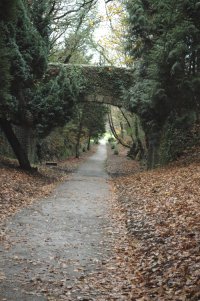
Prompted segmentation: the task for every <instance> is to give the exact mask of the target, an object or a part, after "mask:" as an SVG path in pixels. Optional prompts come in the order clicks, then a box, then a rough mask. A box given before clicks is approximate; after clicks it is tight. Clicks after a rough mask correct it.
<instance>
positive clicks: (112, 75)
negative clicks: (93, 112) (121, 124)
mask: <svg viewBox="0 0 200 301" xmlns="http://www.w3.org/2000/svg"><path fill="white" fill-rule="evenodd" d="M61 68H64V69H65V70H66V71H67V70H69V73H70V71H71V70H72V69H77V70H79V71H80V74H81V76H83V81H84V89H83V91H82V100H83V101H87V102H99V103H105V104H111V105H115V106H123V104H124V102H123V99H122V94H123V93H122V90H123V89H128V88H130V87H131V85H132V84H133V80H134V79H133V70H132V69H128V68H120V67H113V66H92V65H72V64H50V65H49V70H48V73H49V74H50V75H51V76H52V75H53V76H56V75H58V74H59V72H60V70H61Z"/></svg>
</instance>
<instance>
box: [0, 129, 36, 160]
mask: <svg viewBox="0 0 200 301" xmlns="http://www.w3.org/2000/svg"><path fill="white" fill-rule="evenodd" d="M13 130H14V132H15V134H16V136H17V138H18V140H19V141H20V143H21V145H22V147H23V148H24V149H25V151H26V153H27V154H28V157H29V160H30V162H31V163H34V162H35V161H36V159H37V158H36V151H35V150H36V139H35V137H34V133H33V132H32V131H31V130H30V129H28V128H26V129H25V128H22V127H19V126H13ZM0 155H1V156H5V157H8V158H15V154H14V153H13V150H12V148H11V146H10V144H9V142H8V140H7V138H6V137H5V135H4V133H3V132H2V131H1V130H0Z"/></svg>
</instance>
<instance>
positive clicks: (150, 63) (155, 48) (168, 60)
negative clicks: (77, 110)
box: [125, 0, 200, 167]
mask: <svg viewBox="0 0 200 301" xmlns="http://www.w3.org/2000/svg"><path fill="white" fill-rule="evenodd" d="M127 10H128V14H129V18H128V22H129V24H130V27H129V28H130V29H129V38H128V46H129V49H130V53H131V55H132V56H134V58H135V63H134V66H135V71H134V74H135V83H134V85H133V86H132V88H131V89H130V90H129V91H128V92H126V93H125V95H126V97H127V101H128V103H129V106H130V108H131V110H132V111H133V112H135V113H137V115H138V116H139V117H140V119H141V122H142V126H143V129H144V131H145V134H146V138H147V145H148V153H147V157H148V167H154V166H156V165H158V164H163V163H167V162H168V161H170V160H172V159H174V158H176V157H177V155H178V153H179V152H180V151H181V150H183V149H184V148H185V142H186V141H184V140H185V139H183V141H182V142H180V140H179V142H178V143H176V144H175V143H174V142H175V140H177V139H178V138H180V135H181V136H182V138H183V137H184V136H185V135H188V133H189V131H190V130H191V129H192V127H193V126H194V124H195V122H199V120H198V116H199V115H198V114H199V88H200V22H199V19H200V6H199V2H198V1H197V0H192V1H191V0H186V1H173V0H166V1H161V0H150V1H143V0H135V1H127ZM175 132H178V133H179V134H178V135H175ZM181 140H182V139H181ZM179 143H181V145H180V144H179ZM186 143H187V142H186ZM177 144H179V147H177Z"/></svg>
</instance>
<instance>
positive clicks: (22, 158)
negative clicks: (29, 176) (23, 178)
mask: <svg viewBox="0 0 200 301" xmlns="http://www.w3.org/2000/svg"><path fill="white" fill-rule="evenodd" d="M0 127H1V129H2V131H3V132H4V134H5V136H6V138H7V140H8V142H9V143H10V146H11V147H12V150H13V152H14V154H15V156H16V158H17V159H18V161H19V165H20V167H21V168H22V169H24V170H31V165H30V162H29V159H28V156H27V154H26V152H25V150H24V149H23V147H22V146H21V144H20V142H19V140H18V139H17V137H16V135H15V133H14V131H13V129H12V126H11V123H10V122H9V121H7V120H6V119H0Z"/></svg>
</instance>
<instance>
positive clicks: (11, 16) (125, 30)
mask: <svg viewBox="0 0 200 301" xmlns="http://www.w3.org/2000/svg"><path fill="white" fill-rule="evenodd" d="M108 2H110V1H108ZM70 7H71V6H70V5H69V7H68V5H66V4H65V2H64V1H60V0H59V1H58V0H41V1H37V0H32V1H26V0H13V1H10V0H9V1H6V0H0V20H1V21H0V69H1V74H0V128H1V130H2V132H3V133H4V135H5V136H6V138H7V140H8V141H9V143H10V145H11V147H12V149H13V153H14V154H15V156H16V157H17V159H18V161H19V164H20V166H21V167H22V168H24V169H31V165H30V162H29V157H28V152H27V149H26V148H25V147H24V146H23V142H22V141H21V140H20V139H19V137H18V136H17V134H16V130H15V129H16V128H17V129H18V128H21V129H24V130H25V131H28V132H31V133H32V135H33V137H34V139H35V141H36V142H37V145H40V144H41V145H42V144H43V139H45V137H48V139H49V137H51V135H53V134H52V133H53V132H54V131H55V132H56V131H60V132H59V133H60V135H63V137H62V138H61V140H63V139H65V140H66V139H68V138H66V132H65V129H66V127H68V128H69V127H70V126H71V128H70V130H69V132H68V137H70V136H71V134H70V132H73V135H74V137H76V139H74V142H73V143H74V146H75V153H76V156H77V157H79V152H80V150H82V151H83V150H84V151H85V150H86V149H89V148H90V141H91V139H95V141H98V139H99V137H100V136H101V135H102V134H103V133H104V132H105V122H106V117H105V116H106V114H107V113H108V120H109V123H110V127H111V129H112V132H113V135H114V137H115V139H116V140H117V141H118V142H119V143H121V144H123V145H124V146H125V147H127V149H129V152H128V153H129V156H130V157H132V158H136V159H138V160H146V161H147V167H148V168H152V167H155V166H158V165H163V164H166V163H168V162H169V161H171V160H174V159H175V158H177V157H178V156H179V155H180V154H181V153H182V151H183V150H184V149H185V147H186V146H192V145H193V144H195V143H198V141H199V131H197V130H196V129H198V128H199V127H198V124H199V103H200V102H199V89H200V22H199V19H200V5H199V2H198V1H197V0H185V1H182V0H178V1H176V2H174V1H173V0H166V1H164V2H163V1H161V0H150V1H146V0H134V1H131V0H126V3H125V6H123V5H122V3H119V2H118V1H117V0H115V1H113V3H112V4H107V17H106V18H107V20H108V22H109V23H110V27H111V31H113V33H112V34H111V35H110V36H112V38H113V37H114V36H115V37H116V46H115V47H114V48H115V52H116V51H117V48H119V49H120V51H118V52H117V53H121V55H122V56H123V57H125V58H126V59H125V60H124V59H123V60H121V59H120V58H119V57H118V59H117V60H115V61H116V62H122V61H124V62H126V63H124V64H126V65H127V66H129V67H130V66H132V68H133V69H129V70H128V71H127V73H129V74H130V72H131V71H132V75H133V76H132V75H131V76H125V77H124V74H125V73H123V74H122V71H121V69H120V68H113V66H102V67H101V68H99V69H98V67H96V70H95V72H93V71H94V70H93V69H92V68H90V67H85V69H84V68H82V69H81V68H79V67H77V66H75V65H74V66H73V67H71V68H68V69H66V68H60V67H59V68H57V71H56V68H55V70H54V71H55V73H51V72H52V71H53V69H52V70H51V72H50V73H51V74H50V73H49V70H50V69H51V67H50V68H48V65H49V63H50V62H53V63H54V64H55V63H57V62H58V63H72V64H82V63H84V64H90V63H91V59H92V53H94V51H95V49H96V51H99V53H100V55H101V58H102V57H103V58H104V63H105V62H106V57H110V56H109V55H108V51H109V49H106V50H105V49H104V47H103V46H102V45H107V46H106V47H108V48H109V47H111V44H113V41H111V40H110V41H109V40H106V41H104V42H105V43H104V42H103V41H101V43H102V45H101V43H100V44H98V42H97V43H96V42H95V41H94V40H93V33H94V31H95V28H97V27H98V25H99V24H100V23H101V17H100V16H99V15H98V13H97V6H96V1H93V0H92V1H89V2H87V1H86V2H85V1H83V2H77V3H76V4H73V9H71V8H70ZM125 7H126V9H125ZM112 16H113V17H116V18H115V19H116V20H118V21H119V22H118V24H117V23H116V22H114V23H112V18H111V17H112ZM117 33H119V34H117ZM108 38H109V35H108ZM99 42H100V41H99ZM125 43H126V45H125ZM97 44H98V45H99V46H98V47H97ZM95 45H96V46H95ZM109 45H110V46H109ZM100 46H102V47H100ZM99 47H100V48H99ZM97 48H98V49H101V51H100V50H98V49H97ZM111 48H112V47H111ZM113 51H114V50H113ZM123 51H124V53H123ZM107 62H108V60H107ZM100 63H101V64H102V63H103V61H102V60H100ZM120 64H121V63H120ZM59 66H60V65H59ZM58 69H59V70H58ZM97 70H98V72H97ZM111 71H112V72H111ZM84 72H85V73H86V74H87V76H88V78H89V79H90V80H91V81H92V82H93V86H92V89H91V90H88V87H89V84H90V83H89V82H88V81H86V80H85V74H83V73H84ZM95 74H96V75H95ZM102 74H103V76H104V81H102V82H101V83H100V84H101V85H100V86H98V85H96V83H97V84H99V82H98V81H99V78H100V79H101V77H102ZM102 87H103V89H104V94H101V93H100V92H102ZM98 89H99V90H98ZM122 90H123V93H122ZM111 91H112V93H113V95H112V96H113V99H116V103H117V99H120V102H121V104H123V106H124V108H120V109H119V110H120V112H119V113H116V114H114V115H115V116H114V115H113V113H112V112H111V111H112V110H111V109H108V110H107V109H106V108H105V107H102V106H100V105H97V104H92V103H90V104H89V103H88V104H86V103H85V104H83V103H82V104H81V100H83V99H84V100H85V99H86V98H84V96H85V95H84V93H85V94H87V93H88V95H89V96H90V100H91V97H92V96H93V94H94V95H95V96H96V99H97V97H98V96H99V99H100V100H101V101H102V102H104V98H103V97H104V95H105V96H106V97H107V99H108V98H109V97H110V92H111ZM95 93H96V94H95ZM122 95H123V96H122ZM88 98H89V97H88ZM94 100H95V98H94ZM118 105H119V103H118ZM128 111H130V112H131V113H130V112H129V113H128ZM115 119H117V120H118V121H117V122H118V123H117V122H116V120H115ZM60 129H61V130H60ZM194 133H195V134H194ZM50 140H51V139H50ZM68 140H70V139H68ZM63 141H64V140H63ZM82 141H87V142H86V143H85V142H84V143H82ZM58 144H59V143H58ZM61 145H62V143H61V144H60V147H61V150H60V151H61V153H60V151H58V150H57V152H58V157H62V156H63V155H64V154H65V151H64V150H63V149H62V146H61ZM52 148H53V144H52ZM64 148H65V147H64ZM35 152H36V151H35ZM68 153H70V151H69V152H68V151H67V154H68ZM61 154H63V155H61ZM33 157H34V156H33Z"/></svg>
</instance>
